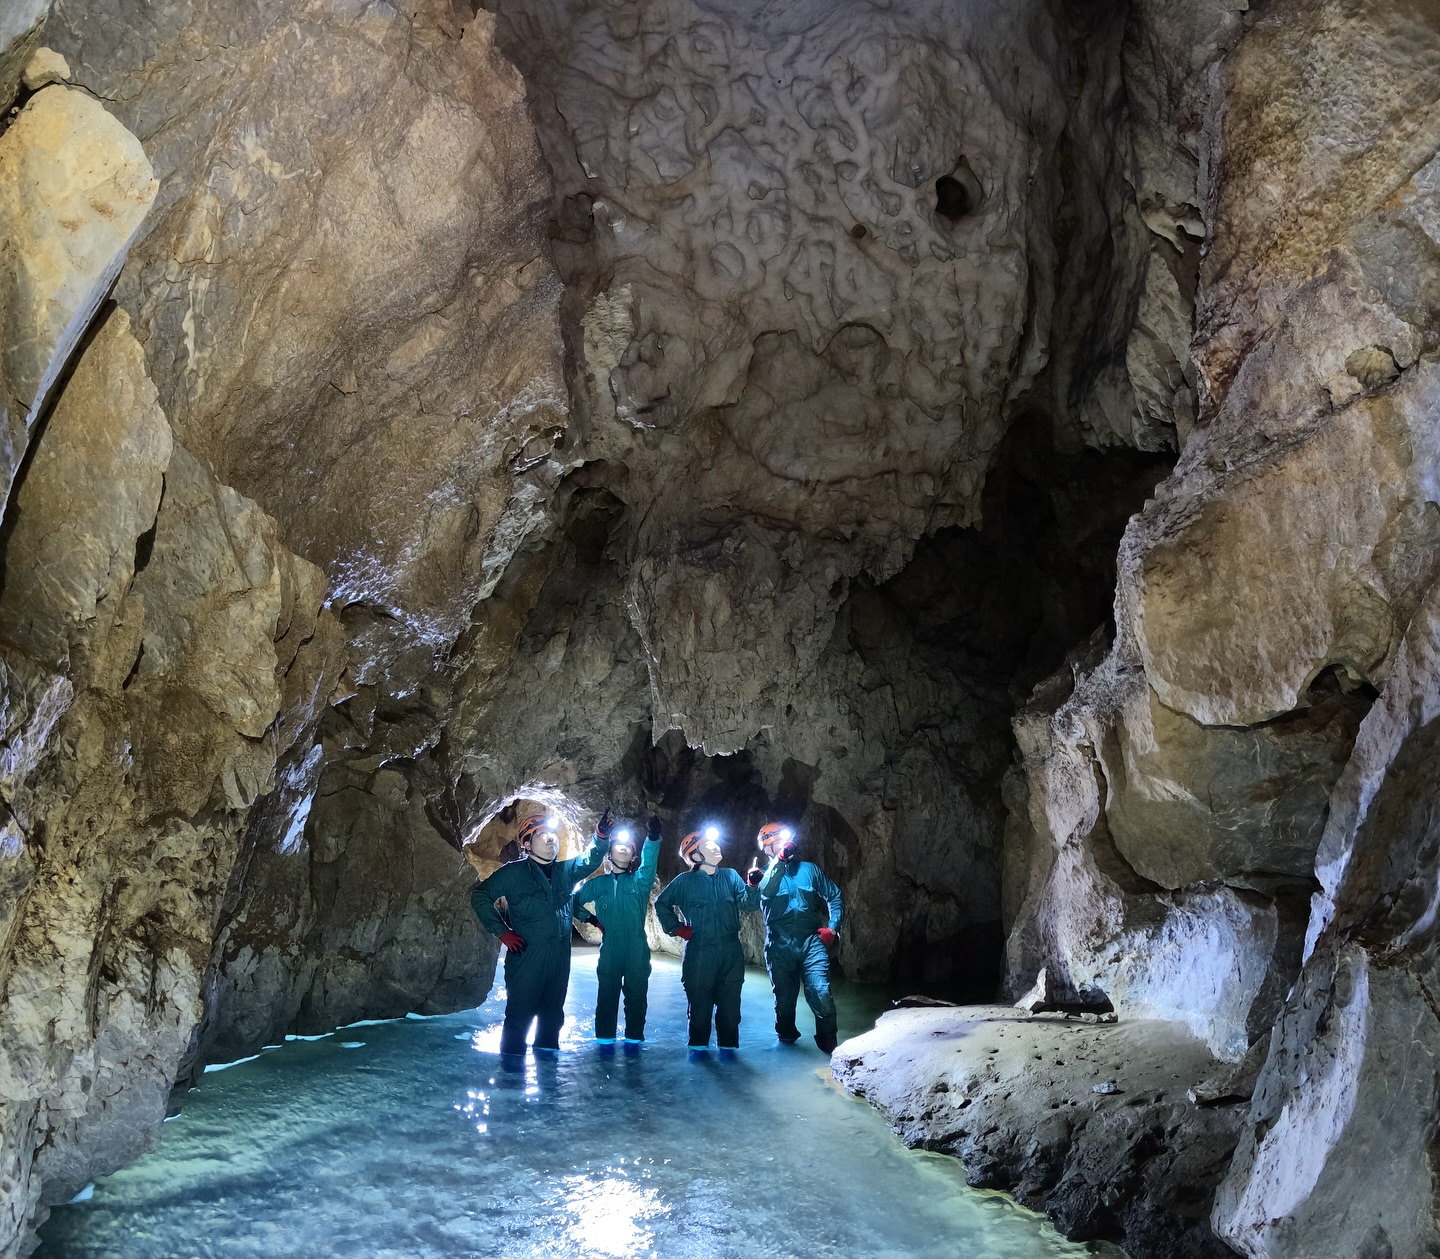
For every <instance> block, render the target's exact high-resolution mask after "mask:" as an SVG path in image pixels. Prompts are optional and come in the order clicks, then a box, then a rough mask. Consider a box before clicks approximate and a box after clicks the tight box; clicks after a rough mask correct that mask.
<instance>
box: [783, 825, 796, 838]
mask: <svg viewBox="0 0 1440 1259" xmlns="http://www.w3.org/2000/svg"><path fill="white" fill-rule="evenodd" d="M780 838H781V839H794V838H795V832H794V831H792V830H791V829H790V828H789V827H788V826H787V827H786V828H785V829H784V830H782V831H781V832H780Z"/></svg>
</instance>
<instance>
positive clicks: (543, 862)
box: [470, 811, 611, 1054]
mask: <svg viewBox="0 0 1440 1259" xmlns="http://www.w3.org/2000/svg"><path fill="white" fill-rule="evenodd" d="M558 826H559V820H558V819H557V818H553V817H551V818H547V817H543V816H537V817H532V818H529V819H528V820H527V821H526V822H525V823H524V824H523V825H522V826H521V828H520V834H519V836H518V838H519V840H520V847H521V851H522V852H524V851H525V849H526V847H527V845H528V848H529V853H528V855H525V856H522V857H521V858H520V859H519V860H517V861H508V862H506V863H505V864H504V865H503V866H501V867H500V868H499V869H498V870H496V871H495V872H494V873H493V874H492V875H490V877H489V878H488V879H482V880H481V881H480V882H479V883H478V884H476V886H475V890H474V891H473V892H471V894H470V904H471V905H472V906H473V907H474V910H475V914H476V916H477V917H478V918H479V919H480V922H481V925H482V926H484V928H485V930H486V931H488V932H489V933H490V934H491V935H493V936H499V937H500V942H501V943H502V944H503V945H504V946H505V993H506V997H505V1023H504V1026H503V1027H502V1028H501V1031H500V1052H501V1053H502V1054H524V1052H525V1038H526V1036H527V1035H528V1034H529V1031H530V1024H531V1023H535V1024H536V1027H535V1048H536V1049H540V1050H545V1049H549V1050H558V1049H559V1048H560V1028H561V1027H562V1026H563V1025H564V1022H565V993H566V990H567V989H568V988H569V986H570V932H571V926H570V898H571V896H572V894H573V893H574V891H575V885H576V884H577V883H579V882H580V880H581V879H583V878H585V877H586V876H587V875H588V874H590V873H591V872H592V871H594V870H596V869H597V868H598V867H599V865H600V863H601V862H602V861H604V860H605V852H606V849H607V848H608V846H609V842H610V831H611V823H610V814H609V812H608V811H607V812H606V813H605V814H604V815H603V816H602V817H601V819H600V821H599V824H598V825H597V826H596V827H595V835H594V838H593V839H592V840H591V842H590V848H589V850H588V851H587V852H586V853H585V854H584V855H583V856H580V857H572V858H570V859H569V860H568V861H557V860H556V858H557V857H558V856H559V854H560V836H559V835H558V833H557V828H558ZM497 901H501V902H502V903H503V907H504V917H502V916H501V912H500V909H498V908H497V907H496V902H497ZM507 920H508V921H507Z"/></svg>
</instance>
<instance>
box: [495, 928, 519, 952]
mask: <svg viewBox="0 0 1440 1259" xmlns="http://www.w3.org/2000/svg"><path fill="white" fill-rule="evenodd" d="M500 943H501V944H503V945H504V946H505V947H506V948H507V949H509V950H510V952H512V953H523V952H525V939H524V937H523V936H519V935H516V934H515V932H514V931H507V932H506V933H505V934H504V935H502V936H501V937H500Z"/></svg>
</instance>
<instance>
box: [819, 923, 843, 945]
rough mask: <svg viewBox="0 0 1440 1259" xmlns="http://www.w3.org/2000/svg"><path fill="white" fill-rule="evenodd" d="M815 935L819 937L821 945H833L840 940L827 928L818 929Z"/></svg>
mask: <svg viewBox="0 0 1440 1259" xmlns="http://www.w3.org/2000/svg"><path fill="white" fill-rule="evenodd" d="M815 934H816V935H817V936H819V937H820V943H821V944H834V943H835V941H836V940H838V939H839V938H840V937H839V936H837V935H836V934H835V933H834V932H833V931H831V930H830V928H829V927H820V928H819V929H818V930H817V931H816V932H815Z"/></svg>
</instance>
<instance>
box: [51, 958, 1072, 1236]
mask: <svg viewBox="0 0 1440 1259" xmlns="http://www.w3.org/2000/svg"><path fill="white" fill-rule="evenodd" d="M678 969H679V968H678V967H677V966H676V965H675V964H674V963H673V962H671V961H669V960H667V959H658V958H657V959H656V962H655V975H654V978H653V981H652V986H651V1019H650V1027H651V1029H652V1031H653V1039H652V1040H651V1042H650V1043H648V1044H647V1045H645V1046H644V1048H643V1050H641V1051H640V1052H638V1053H636V1054H634V1055H626V1054H623V1053H620V1054H617V1053H615V1052H613V1050H612V1051H611V1052H609V1053H602V1052H599V1051H598V1050H597V1048H596V1047H595V1046H594V1045H593V1044H592V1043H591V1041H590V1037H591V1033H592V1025H591V1022H590V1010H591V1008H592V1003H593V1001H594V993H595V974H594V954H593V953H588V954H587V953H579V954H577V955H576V959H575V969H574V983H573V986H572V993H571V1003H570V1009H571V1011H572V1013H578V1014H579V1015H580V1017H578V1018H575V1019H574V1020H573V1021H572V1022H571V1023H569V1024H568V1025H567V1028H566V1031H565V1036H564V1038H563V1042H562V1043H563V1045H564V1046H565V1047H564V1048H563V1049H562V1051H561V1052H560V1053H559V1054H558V1055H555V1054H546V1055H539V1056H535V1055H531V1056H528V1057H526V1058H524V1059H521V1060H515V1059H502V1058H501V1057H500V1054H499V1036H500V1020H501V1016H502V1013H503V1000H502V999H501V998H499V997H498V996H497V998H496V999H494V1000H492V1001H490V1002H488V1003H487V1004H486V1005H485V1006H484V1007H482V1008H481V1009H479V1010H471V1011H466V1012H465V1013H463V1014H457V1015H447V1016H444V1017H441V1018H432V1019H423V1020H397V1021H395V1022H391V1023H383V1024H372V1025H369V1026H366V1027H365V1030H364V1033H363V1035H364V1039H363V1041H360V1040H352V1041H347V1040H342V1039H341V1037H344V1036H351V1037H353V1036H355V1035H356V1033H357V1031H358V1030H359V1029H358V1027H357V1028H351V1029H345V1030H344V1031H342V1032H341V1034H340V1036H336V1037H332V1038H328V1039H323V1040H316V1041H308V1040H297V1041H292V1042H289V1043H287V1045H286V1046H285V1048H283V1049H281V1050H277V1051H274V1052H271V1053H266V1054H263V1055H262V1056H261V1057H260V1058H259V1059H257V1060H255V1061H252V1062H247V1063H244V1064H242V1065H239V1066H236V1067H234V1068H233V1069H231V1070H228V1071H224V1072H219V1073H215V1074H211V1075H206V1076H204V1077H203V1082H202V1086H201V1088H200V1090H199V1091H198V1092H196V1093H194V1094H192V1095H191V1097H190V1100H189V1104H187V1106H186V1108H185V1110H184V1112H183V1113H182V1114H181V1115H180V1116H179V1117H178V1118H177V1119H175V1120H174V1122H172V1123H169V1124H166V1125H165V1128H164V1129H163V1136H162V1140H161V1144H160V1148H159V1149H158V1150H157V1151H156V1152H155V1153H153V1154H151V1155H148V1156H147V1157H145V1158H143V1159H141V1160H140V1161H139V1162H138V1163H136V1164H134V1165H133V1166H131V1167H129V1168H126V1169H125V1170H123V1171H121V1172H119V1173H117V1174H116V1175H114V1176H111V1177H109V1178H108V1179H106V1180H103V1181H101V1182H99V1183H98V1184H97V1186H96V1188H95V1192H94V1194H93V1196H92V1197H91V1198H90V1199H89V1200H88V1201H85V1202H79V1203H76V1204H74V1205H71V1206H66V1207H61V1208H59V1209H57V1210H56V1212H55V1214H54V1216H53V1217H52V1220H51V1223H50V1224H49V1225H47V1226H46V1227H45V1229H43V1230H42V1237H43V1246H42V1249H41V1250H40V1252H39V1255H40V1256H41V1257H42V1259H92V1257H93V1259H195V1257H196V1256H203V1257H205V1259H274V1257H275V1256H277V1255H296V1254H305V1255H306V1256H307V1259H310V1257H315V1259H320V1257H323V1256H331V1255H334V1256H340V1255H344V1256H347V1259H348V1257H350V1256H354V1255H363V1256H364V1257H365V1259H450V1257H451V1256H455V1255H492V1254H493V1255H505V1256H506V1257H507V1259H527V1257H529V1256H534V1257H535V1259H563V1257H565V1256H569V1255H597V1256H603V1257H605V1259H651V1257H653V1256H658V1255H660V1254H666V1255H684V1256H685V1259H742V1257H743V1259H768V1257H771V1256H774V1257H777V1259H778V1257H781V1256H783V1257H785V1259H792V1257H793V1256H799V1255H803V1256H805V1259H852V1257H853V1256H856V1255H863V1256H866V1259H955V1257H956V1256H959V1255H964V1256H967V1259H982V1257H983V1259H1060V1257H1061V1256H1074V1255H1079V1254H1083V1253H1086V1249H1087V1248H1085V1247H1081V1246H1072V1245H1069V1244H1067V1243H1065V1242H1063V1241H1061V1240H1060V1239H1059V1238H1058V1237H1056V1235H1055V1234H1054V1233H1053V1231H1051V1230H1050V1229H1049V1228H1048V1227H1046V1226H1044V1225H1043V1223H1042V1222H1041V1221H1039V1220H1037V1219H1036V1218H1035V1217H1033V1216H1031V1215H1028V1214H1026V1213H1024V1212H1021V1211H1019V1210H1018V1209H1016V1208H1015V1207H1014V1206H1013V1205H1011V1204H1010V1203H1008V1202H1007V1201H1005V1200H1003V1199H999V1198H994V1197H987V1196H984V1195H979V1194H976V1193H973V1192H971V1191H969V1190H966V1189H965V1188H964V1186H963V1178H962V1175H961V1173H960V1171H959V1169H958V1168H957V1167H956V1165H955V1164H954V1163H952V1162H950V1161H948V1160H934V1159H927V1158H924V1157H922V1156H919V1155H916V1154H913V1153H911V1152H909V1151H906V1150H905V1149H903V1148H902V1147H901V1146H900V1144H899V1143H898V1142H897V1141H896V1140H895V1138H894V1137H893V1136H892V1135H891V1134H890V1133H889V1132H888V1131H887V1130H886V1129H885V1127H884V1124H883V1123H882V1122H881V1120H880V1119H879V1117H878V1116H877V1115H876V1114H875V1113H874V1112H873V1111H872V1110H870V1109H869V1107H867V1106H864V1105H863V1104H860V1103H856V1102H854V1101H852V1100H850V1099H848V1098H846V1097H844V1096H843V1095H841V1094H840V1093H838V1092H837V1091H836V1090H835V1089H834V1088H833V1087H827V1085H826V1083H825V1082H824V1079H823V1078H822V1077H823V1076H824V1075H826V1074H828V1073H827V1072H826V1071H825V1059H824V1058H823V1057H822V1056H821V1054H820V1053H819V1052H818V1051H816V1050H814V1049H813V1048H810V1047H809V1046H808V1045H805V1044H802V1045H799V1046H793V1047H788V1048H782V1047H780V1046H777V1045H776V1043H775V1041H774V1037H773V1034H772V1033H771V1032H770V1023H771V1017H772V1011H771V1009H770V1004H769V1000H768V998H769V990H768V985H767V984H766V983H765V980H764V977H763V976H762V975H759V974H758V973H752V974H751V975H750V976H749V977H748V978H747V980H746V984H745V996H744V1005H743V1014H744V1021H743V1023H742V1026H741V1043H742V1046H743V1047H742V1049H741V1051H740V1053H739V1055H738V1057H735V1058H732V1059H730V1060H728V1061H726V1060H721V1059H720V1058H719V1056H718V1055H715V1054H709V1055H702V1056H701V1060H699V1061H696V1062H693V1063H692V1062H690V1061H689V1060H688V1059H687V1056H686V1053H685V1043H684V1031H685V1003H684V996H683V994H682V992H681V990H680V985H679V974H678ZM841 995H842V1000H841V1027H842V1030H843V1031H846V1032H849V1031H856V1030H860V1028H861V1027H863V1026H865V1025H866V1024H867V1023H868V1021H869V1020H868V1016H867V1017H865V1018H861V1017H859V1013H858V1010H857V1007H856V1006H855V1005H854V1004H853V1002H847V1001H846V1000H844V994H843V993H842V994H841ZM346 1044H357V1045H361V1046H363V1048H360V1049H356V1050H346V1049H344V1048H343V1046H344V1045H346Z"/></svg>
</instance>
